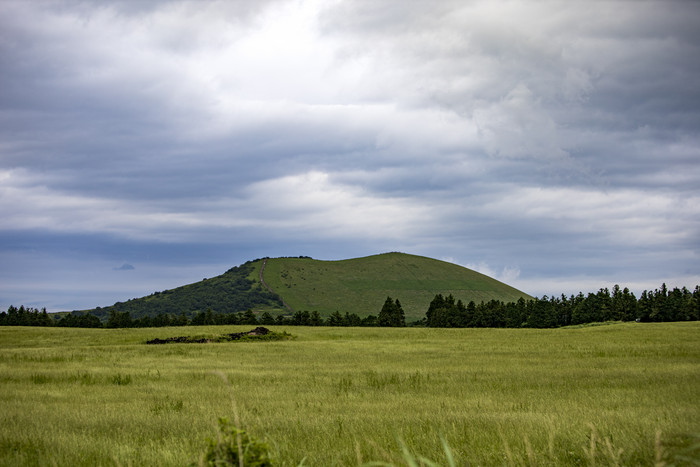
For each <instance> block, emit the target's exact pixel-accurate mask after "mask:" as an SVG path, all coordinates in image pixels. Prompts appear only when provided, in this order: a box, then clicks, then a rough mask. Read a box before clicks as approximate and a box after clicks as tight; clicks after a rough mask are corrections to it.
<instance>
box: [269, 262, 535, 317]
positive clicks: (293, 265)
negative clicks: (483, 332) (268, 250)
mask: <svg viewBox="0 0 700 467" xmlns="http://www.w3.org/2000/svg"><path fill="white" fill-rule="evenodd" d="M260 266H261V263H256V271H258V270H259V269H257V268H259V267H260ZM263 277H264V280H265V282H266V283H267V284H268V285H269V286H270V287H271V288H272V289H273V290H274V292H276V293H277V294H279V295H280V296H281V297H282V299H283V300H284V301H285V302H286V303H287V304H289V306H291V307H292V308H293V309H294V310H308V311H314V310H317V311H318V312H320V314H321V315H322V316H327V315H328V314H330V313H332V312H334V311H336V310H338V311H340V312H341V313H345V312H350V313H356V314H358V315H359V316H361V317H363V316H366V315H368V314H374V315H376V314H378V313H379V310H380V309H381V307H382V305H383V303H384V300H385V299H386V297H387V296H390V297H392V298H394V299H397V298H398V299H399V300H400V301H401V304H402V306H403V309H404V311H405V313H406V319H407V320H410V321H412V320H416V319H420V318H423V317H424V316H425V312H426V310H427V309H428V305H429V304H430V301H431V300H432V299H433V298H434V297H435V294H438V293H441V294H443V295H445V296H446V295H449V294H452V295H454V297H455V298H456V299H461V300H462V301H463V302H464V303H465V304H466V303H468V302H469V301H470V300H473V301H474V302H476V303H479V302H481V301H488V300H491V299H496V300H502V301H506V302H509V301H517V300H518V299H519V298H520V297H523V298H526V299H527V298H530V297H529V295H527V294H525V293H523V292H521V291H519V290H517V289H514V288H513V287H510V286H508V285H506V284H504V283H502V282H499V281H497V280H495V279H492V278H490V277H488V276H485V275H483V274H480V273H478V272H475V271H472V270H471V269H467V268H464V267H462V266H458V265H456V264H452V263H447V262H445V261H438V260H435V259H431V258H426V257H422V256H415V255H408V254H404V253H386V254H381V255H375V256H368V257H366V258H356V259H349V260H343V261H319V260H314V259H311V258H272V259H269V260H268V261H267V263H266V265H265V268H264V271H263Z"/></svg>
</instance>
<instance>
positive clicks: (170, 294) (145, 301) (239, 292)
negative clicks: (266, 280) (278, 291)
mask: <svg viewBox="0 0 700 467" xmlns="http://www.w3.org/2000/svg"><path fill="white" fill-rule="evenodd" d="M261 263H262V261H261V260H257V261H249V262H247V263H245V264H242V265H240V266H236V267H233V268H231V269H229V270H228V271H226V272H225V273H223V274H221V275H219V276H216V277H212V278H211V279H205V280H202V281H199V282H195V283H193V284H188V285H183V286H181V287H177V288H174V289H170V290H164V291H162V292H155V293H153V294H151V295H149V296H147V297H142V298H135V299H131V300H127V301H126V302H117V303H115V304H114V305H112V306H108V307H104V308H96V309H94V310H88V312H89V313H92V314H94V315H97V316H98V317H99V318H100V319H102V320H106V319H107V316H108V315H109V312H110V311H111V310H115V311H118V312H120V313H123V312H129V313H130V314H131V317H132V318H141V317H143V316H150V317H151V318H153V317H155V316H157V315H160V314H165V313H169V314H171V315H180V314H181V313H184V314H185V315H186V316H187V317H189V318H191V317H192V316H194V315H195V314H197V313H198V312H200V311H206V310H208V309H211V310H212V312H214V313H238V312H242V311H245V310H247V309H249V308H251V309H254V310H256V309H269V310H279V311H282V310H283V309H284V307H283V305H282V301H281V300H280V297H279V296H277V295H275V294H273V293H271V292H269V291H268V290H267V289H266V288H265V287H263V286H262V285H261V284H260V279H259V275H258V274H257V271H259V270H260V264H261Z"/></svg>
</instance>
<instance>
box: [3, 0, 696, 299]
mask: <svg viewBox="0 0 700 467" xmlns="http://www.w3.org/2000/svg"><path fill="white" fill-rule="evenodd" d="M699 22H700V5H699V4H697V3H693V2H638V3H631V2H594V3H588V2H586V3H583V2H581V3H578V2H536V3H533V2H499V3H493V2H461V1H460V2H457V1H455V2H452V1H442V2H438V3H435V2H433V3H426V2H399V1H390V0H382V1H379V2H365V1H350V2H339V3H327V2H320V1H319V2H314V1H304V2H287V1H271V2H247V1H237V2H223V1H221V2H218V1H206V2H187V1H167V2H166V1H162V2H161V1H153V2H130V1H124V2H121V1H114V2H104V3H90V2H72V1H64V2H54V3H43V2H11V1H7V2H2V3H0V215H1V216H2V218H3V220H4V222H3V225H2V228H1V229H0V235H2V238H4V240H3V242H4V243H3V248H2V249H1V250H0V251H1V254H2V255H3V256H2V258H0V261H2V263H3V264H10V265H11V267H9V268H5V270H6V271H17V270H21V274H15V276H13V278H12V280H11V281H10V277H9V276H10V275H11V274H10V273H9V272H5V273H4V274H5V276H3V277H0V282H2V283H3V288H2V289H0V294H2V296H3V297H2V300H0V301H1V302H2V304H5V302H8V301H9V300H12V301H13V302H17V304H19V302H20V301H21V300H28V299H29V298H26V299H25V298H22V297H32V296H35V295H36V294H38V292H37V291H36V288H32V287H30V286H28V285H27V284H28V283H29V282H31V281H32V277H34V278H35V279H36V281H37V282H41V283H42V284H44V285H46V287H47V290H50V291H52V292H51V293H57V290H58V287H53V288H52V287H50V284H51V277H53V276H52V275H50V274H49V275H46V274H47V273H42V274H39V273H37V272H36V270H37V269H40V267H41V266H40V265H41V264H42V258H45V264H47V265H50V267H51V268H61V264H63V265H68V264H71V266H70V268H71V270H72V271H74V272H72V273H71V274H70V275H66V276H65V277H66V281H67V280H68V277H70V280H71V281H72V282H70V283H65V281H64V282H62V284H61V287H62V288H64V289H65V288H68V289H70V288H71V287H72V288H79V287H81V283H84V277H85V276H81V275H80V274H79V273H78V272H77V271H80V270H84V271H85V273H84V274H85V275H89V274H90V270H91V269H92V268H98V269H99V268H101V270H103V271H107V272H106V273H105V274H107V273H108V272H113V273H115V274H117V273H118V272H116V271H112V269H113V268H114V264H121V263H124V262H125V261H128V262H127V263H125V264H132V262H133V264H138V268H137V269H136V270H133V271H131V272H130V273H129V274H121V275H120V277H121V279H119V280H122V281H127V280H128V281H133V282H124V283H123V293H124V294H125V295H132V294H133V295H138V294H142V293H143V294H145V293H150V292H151V291H153V290H155V289H157V288H165V286H166V285H165V284H163V283H162V282H158V281H154V280H151V281H148V280H146V277H148V275H149V274H150V275H151V276H152V277H157V276H160V277H163V278H169V279H172V280H173V281H177V282H176V283H173V284H170V285H171V286H175V285H179V283H182V281H191V280H198V279H200V278H199V277H198V276H200V275H203V270H205V269H206V268H207V265H209V267H210V268H211V271H210V272H208V273H206V274H204V275H209V276H211V275H214V274H218V273H220V272H223V270H225V269H227V267H230V266H232V265H235V264H238V263H240V262H244V261H246V260H249V259H253V258H256V257H260V256H275V255H298V254H306V255H311V256H314V257H320V258H327V259H341V258H346V257H352V256H360V255H365V254H372V253H377V252H381V251H394V250H402V251H408V252H412V253H418V254H424V255H428V256H433V257H438V258H449V259H450V260H452V261H455V262H459V263H461V264H465V265H469V266H472V267H475V268H477V269H480V270H482V271H485V272H487V273H490V274H493V275H495V276H497V277H500V278H502V279H504V280H507V281H508V282H510V283H512V284H514V285H516V286H519V287H521V288H523V289H524V290H526V291H527V292H529V293H532V294H542V293H547V294H552V293H559V292H569V291H571V290H570V289H571V288H576V289H581V288H583V289H586V288H587V287H589V286H590V287H593V288H594V289H595V288H597V287H600V286H609V285H611V284H609V283H608V281H617V282H621V283H629V285H631V286H632V285H634V286H636V287H655V286H658V285H659V284H658V283H660V282H661V281H662V280H666V281H667V282H669V283H672V282H673V281H677V282H678V285H687V286H692V285H694V283H695V282H697V281H698V280H700V270H698V268H697V266H696V265H697V264H698V250H699V249H700V244H699V242H698V238H700V208H698V206H700V199H699V198H700V196H699V195H698V190H697V187H698V186H700V163H699V161H700V152H699V150H698V148H699V147H700V134H699V133H698V128H700V85H699V84H698V83H700V64H698V61H697V59H696V57H698V56H700V34H699V33H698V32H697V24H698V23H699ZM23 239H24V240H23ZM28 245H30V246H31V247H29V246H28ZM64 258H71V259H70V260H67V259H66V260H65V261H64V262H62V259H64ZM30 265H31V266H30ZM192 265H196V266H192ZM64 267H66V266H64ZM178 267H179V268H181V269H180V272H175V271H176V270H177V268H178ZM188 268H191V269H192V271H191V272H192V274H190V272H186V270H187V269H188ZM32 271H35V272H34V273H32ZM127 276H128V277H133V279H127ZM18 277H21V278H22V280H20V279H18ZM40 277H41V278H40ZM81 277H83V278H81ZM96 277H97V276H95V277H94V278H91V280H92V282H91V283H94V285H95V289H96V290H102V291H104V293H105V295H104V296H105V297H109V300H107V301H108V302H109V301H110V300H111V301H114V300H113V299H118V297H116V298H115V294H118V293H119V290H118V287H119V286H117V290H112V291H110V290H111V289H110V287H111V286H106V285H105V284H107V283H109V281H114V277H110V276H108V275H104V276H99V277H100V279H99V280H100V281H103V282H99V281H98V279H97V278H96ZM81 281H83V282H81ZM657 282H658V283H657ZM5 284H10V285H5ZM576 284H580V285H576ZM144 288H146V289H147V290H144ZM151 288H152V289H153V290H148V289H151ZM18 291H24V292H22V293H20V292H18ZM576 291H578V290H576ZM32 294H34V295H32ZM76 295H78V292H77V290H76ZM98 296H100V295H99V294H93V295H90V297H93V298H94V299H96V298H97V297H98ZM88 299H89V298H88V296H85V298H84V300H83V301H81V302H80V303H81V306H83V305H84V306H88V305H89V304H87V303H85V300H88ZM45 302H46V303H50V299H49V298H46V300H45ZM69 302H70V301H69V300H68V299H66V300H64V299H63V298H62V299H61V301H60V303H61V305H60V306H66V307H70V306H71V305H70V303H69ZM42 303H44V302H42ZM56 303H59V302H56ZM8 304H9V303H8ZM97 304H105V303H93V304H92V305H97ZM107 304H108V303H107ZM3 306H4V305H3ZM56 306H59V305H56ZM75 306H76V307H77V305H75Z"/></svg>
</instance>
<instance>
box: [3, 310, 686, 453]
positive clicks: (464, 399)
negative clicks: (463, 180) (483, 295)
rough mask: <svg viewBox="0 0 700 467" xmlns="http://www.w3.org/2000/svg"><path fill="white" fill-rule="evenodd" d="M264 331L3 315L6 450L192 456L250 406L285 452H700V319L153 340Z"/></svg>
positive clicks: (261, 428) (259, 427)
mask: <svg viewBox="0 0 700 467" xmlns="http://www.w3.org/2000/svg"><path fill="white" fill-rule="evenodd" d="M249 328H250V326H248V327H245V326H222V327H215V326H212V327H200V328H197V327H183V328H151V329H148V328H147V329H116V330H115V329H111V330H110V329H70V328H26V327H25V328H17V327H4V328H0V465H7V466H17V465H70V466H79V465H84V466H88V465H89V466H94V465H121V466H125V465H134V466H137V465H149V466H151V465H153V466H158V465H162V466H170V465H173V466H174V465H188V464H189V463H194V462H197V460H198V458H199V456H200V455H201V453H202V452H204V449H205V447H206V439H207V438H208V437H214V436H215V434H216V422H217V418H218V417H228V418H229V419H233V418H234V407H233V406H234V405H235V407H236V411H237V413H238V416H239V417H240V422H241V424H242V426H243V427H244V428H245V429H247V430H248V432H249V433H250V434H252V435H253V436H255V437H257V438H258V439H261V440H264V441H265V442H267V443H268V444H269V446H270V448H271V450H272V453H273V455H274V457H275V458H276V459H277V460H278V461H279V463H280V464H281V465H290V466H291V465H299V464H302V463H303V464H304V465H309V466H332V465H362V464H367V463H370V462H371V461H378V462H385V463H389V464H395V465H405V464H406V463H407V461H409V460H410V458H412V457H415V458H418V457H419V456H424V457H425V458H427V459H431V460H432V461H434V462H436V463H438V464H440V465H448V464H449V458H448V457H449V456H448V455H447V454H446V452H445V450H444V448H443V440H444V442H445V443H446V444H447V445H448V446H449V447H450V449H449V453H450V455H451V456H452V457H453V458H454V463H455V464H456V465H466V464H467V463H468V464H469V465H650V466H651V465H657V466H661V465H697V464H698V463H700V458H699V456H700V451H699V449H700V447H699V445H698V443H699V442H700V439H699V438H698V434H700V404H699V402H698V401H699V400H700V399H699V396H700V323H697V322H692V323H663V324H636V323H627V324H611V325H605V326H588V327H580V328H562V329H548V330H535V329H515V330H514V329H426V328H303V327H298V328H297V327H275V326H270V328H271V329H273V330H276V331H287V332H290V333H292V334H293V335H295V336H296V339H294V340H289V341H274V342H231V343H210V344H166V345H145V341H146V340H147V339H152V338H156V337H158V338H167V337H174V336H181V335H198V334H208V333H224V332H237V331H244V330H248V329H249ZM221 374H223V375H225V377H226V379H227V380H228V383H226V382H225V381H224V378H222V377H221ZM404 450H405V451H406V452H408V453H410V454H406V453H405V452H403V451H404Z"/></svg>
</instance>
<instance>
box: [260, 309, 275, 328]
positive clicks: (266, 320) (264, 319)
mask: <svg viewBox="0 0 700 467" xmlns="http://www.w3.org/2000/svg"><path fill="white" fill-rule="evenodd" d="M260 324H268V325H270V324H275V318H274V317H273V316H272V315H271V314H270V313H269V312H267V311H265V312H263V314H262V315H260Z"/></svg>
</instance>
